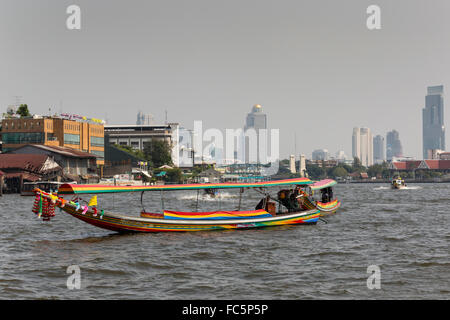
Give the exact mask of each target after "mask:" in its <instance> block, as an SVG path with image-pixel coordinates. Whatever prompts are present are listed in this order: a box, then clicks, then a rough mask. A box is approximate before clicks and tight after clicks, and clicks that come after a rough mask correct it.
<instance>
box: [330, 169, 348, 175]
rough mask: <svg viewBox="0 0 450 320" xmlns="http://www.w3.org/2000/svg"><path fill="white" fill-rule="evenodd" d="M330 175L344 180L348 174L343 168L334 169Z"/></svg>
mask: <svg viewBox="0 0 450 320" xmlns="http://www.w3.org/2000/svg"><path fill="white" fill-rule="evenodd" d="M332 175H333V176H334V177H341V178H344V177H346V176H348V172H347V170H345V169H344V168H343V167H335V168H334V169H333V171H332Z"/></svg>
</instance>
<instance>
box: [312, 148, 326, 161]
mask: <svg viewBox="0 0 450 320" xmlns="http://www.w3.org/2000/svg"><path fill="white" fill-rule="evenodd" d="M328 156H329V153H328V150H327V149H317V150H314V151H313V152H312V159H313V160H328Z"/></svg>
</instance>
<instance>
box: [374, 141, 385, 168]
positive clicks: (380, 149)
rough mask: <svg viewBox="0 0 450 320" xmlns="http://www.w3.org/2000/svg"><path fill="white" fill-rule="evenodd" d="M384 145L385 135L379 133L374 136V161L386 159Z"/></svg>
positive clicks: (379, 161)
mask: <svg viewBox="0 0 450 320" xmlns="http://www.w3.org/2000/svg"><path fill="white" fill-rule="evenodd" d="M384 151H385V147H384V137H383V136H381V135H377V136H375V137H373V162H374V163H382V162H383V161H385V160H386V154H385V152H384Z"/></svg>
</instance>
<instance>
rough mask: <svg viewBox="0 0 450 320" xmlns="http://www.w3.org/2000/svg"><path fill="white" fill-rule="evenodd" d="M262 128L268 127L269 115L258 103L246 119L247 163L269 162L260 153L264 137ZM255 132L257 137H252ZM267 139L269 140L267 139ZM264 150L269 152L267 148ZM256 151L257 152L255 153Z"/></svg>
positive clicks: (245, 142)
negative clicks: (261, 141)
mask: <svg viewBox="0 0 450 320" xmlns="http://www.w3.org/2000/svg"><path fill="white" fill-rule="evenodd" d="M252 129H253V130H252ZM260 129H267V115H266V114H265V113H263V111H262V107H261V105H259V104H257V105H254V106H253V107H252V110H251V112H250V113H248V114H247V118H246V119H245V127H244V132H246V133H247V134H246V136H245V137H244V145H245V162H246V163H255V162H256V163H266V162H267V161H266V157H265V156H262V155H260V140H261V139H262V138H263V137H262V136H261V132H260V131H259V130H260ZM253 134H255V136H254V138H256V139H252V138H251V137H252V136H253ZM265 138H267V136H266V137H265ZM265 141H266V142H267V139H265ZM263 151H265V152H267V150H263ZM255 152H256V154H254V153H255ZM265 152H264V153H265Z"/></svg>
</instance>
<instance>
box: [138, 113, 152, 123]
mask: <svg viewBox="0 0 450 320" xmlns="http://www.w3.org/2000/svg"><path fill="white" fill-rule="evenodd" d="M152 124H153V116H152V115H151V114H144V113H143V112H142V111H139V112H138V114H137V119H136V125H146V126H150V125H152Z"/></svg>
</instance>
